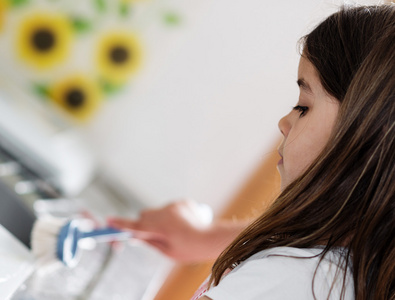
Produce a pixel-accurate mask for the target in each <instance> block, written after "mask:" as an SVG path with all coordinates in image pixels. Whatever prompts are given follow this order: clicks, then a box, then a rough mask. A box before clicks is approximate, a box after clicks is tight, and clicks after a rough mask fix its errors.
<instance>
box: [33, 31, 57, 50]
mask: <svg viewBox="0 0 395 300" xmlns="http://www.w3.org/2000/svg"><path fill="white" fill-rule="evenodd" d="M55 43H56V38H55V35H54V33H53V32H52V31H51V30H49V29H46V28H40V29H38V30H36V32H34V33H33V36H32V44H33V46H34V47H35V48H36V49H37V50H39V51H42V52H45V51H48V50H51V48H52V47H53V46H54V45H55Z"/></svg>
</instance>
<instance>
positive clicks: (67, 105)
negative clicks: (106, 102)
mask: <svg viewBox="0 0 395 300" xmlns="http://www.w3.org/2000/svg"><path fill="white" fill-rule="evenodd" d="M50 97H51V100H52V101H53V102H54V103H55V104H56V105H57V106H58V107H60V108H61V109H62V110H63V111H65V112H66V113H67V114H68V115H69V116H71V117H72V118H74V119H76V120H78V121H87V120H88V119H90V118H91V117H92V116H93V115H94V113H95V112H96V111H97V110H98V109H99V107H100V104H101V97H102V95H101V91H100V87H99V85H98V84H97V83H96V81H93V80H92V79H90V78H89V77H87V76H84V75H78V74H77V75H74V76H70V77H67V78H65V79H63V80H61V81H59V82H57V83H55V84H54V85H53V86H52V88H50Z"/></svg>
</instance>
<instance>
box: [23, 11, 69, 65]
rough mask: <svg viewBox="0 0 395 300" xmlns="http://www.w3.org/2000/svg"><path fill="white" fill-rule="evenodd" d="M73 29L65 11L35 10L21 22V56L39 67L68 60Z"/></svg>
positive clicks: (30, 63)
mask: <svg viewBox="0 0 395 300" xmlns="http://www.w3.org/2000/svg"><path fill="white" fill-rule="evenodd" d="M72 38H73V31H72V26H71V23H70V20H69V19H67V18H66V17H65V16H64V15H62V14H56V13H44V12H42V13H34V14H31V15H28V16H27V17H26V18H25V19H23V20H22V22H21V23H20V25H19V29H18V32H17V45H16V49H17V53H18V54H19V57H20V58H21V60H23V61H25V62H26V63H27V64H29V65H31V66H33V67H36V68H37V69H49V68H51V67H54V66H56V65H59V64H61V63H64V62H65V61H66V59H67V57H68V55H69V54H70V47H71V43H72Z"/></svg>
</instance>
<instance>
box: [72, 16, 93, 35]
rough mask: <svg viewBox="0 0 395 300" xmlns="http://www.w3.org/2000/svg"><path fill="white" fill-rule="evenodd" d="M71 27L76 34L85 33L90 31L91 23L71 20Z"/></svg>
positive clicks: (76, 19) (83, 20) (80, 19)
mask: <svg viewBox="0 0 395 300" xmlns="http://www.w3.org/2000/svg"><path fill="white" fill-rule="evenodd" d="M72 25H73V27H74V30H75V31H77V32H86V31H89V30H91V29H92V23H91V22H89V21H88V20H85V19H82V18H73V19H72Z"/></svg>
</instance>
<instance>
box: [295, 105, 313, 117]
mask: <svg viewBox="0 0 395 300" xmlns="http://www.w3.org/2000/svg"><path fill="white" fill-rule="evenodd" d="M293 110H296V111H298V112H299V113H300V114H299V117H303V116H304V115H305V114H306V113H307V111H308V110H309V108H308V107H307V106H300V105H297V106H295V107H294V108H293Z"/></svg>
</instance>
